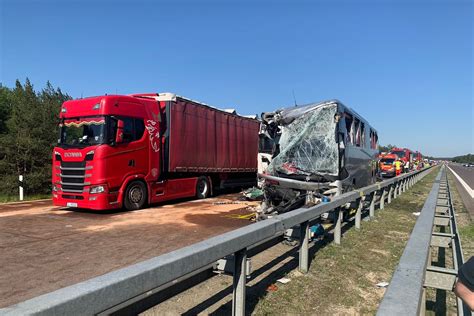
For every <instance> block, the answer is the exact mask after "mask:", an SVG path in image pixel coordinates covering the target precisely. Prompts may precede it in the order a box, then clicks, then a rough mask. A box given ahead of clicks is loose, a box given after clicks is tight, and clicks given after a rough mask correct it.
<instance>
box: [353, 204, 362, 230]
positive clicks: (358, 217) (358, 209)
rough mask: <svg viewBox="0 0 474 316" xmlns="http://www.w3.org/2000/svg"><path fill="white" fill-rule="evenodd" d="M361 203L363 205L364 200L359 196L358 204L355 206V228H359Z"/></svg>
mask: <svg viewBox="0 0 474 316" xmlns="http://www.w3.org/2000/svg"><path fill="white" fill-rule="evenodd" d="M363 205H364V200H363V198H362V197H361V198H360V199H359V203H358V206H357V212H356V216H355V227H356V228H357V229H360V221H361V219H362V208H363Z"/></svg>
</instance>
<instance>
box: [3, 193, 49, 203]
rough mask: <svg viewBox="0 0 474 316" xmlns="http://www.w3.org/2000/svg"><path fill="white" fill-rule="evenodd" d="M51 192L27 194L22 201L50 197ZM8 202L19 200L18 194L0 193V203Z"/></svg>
mask: <svg viewBox="0 0 474 316" xmlns="http://www.w3.org/2000/svg"><path fill="white" fill-rule="evenodd" d="M50 198H51V194H33V195H27V196H25V197H24V199H23V201H33V200H42V199H50ZM9 202H20V199H19V198H18V196H12V195H0V203H9Z"/></svg>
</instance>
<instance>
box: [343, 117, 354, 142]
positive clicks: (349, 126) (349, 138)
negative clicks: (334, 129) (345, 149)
mask: <svg viewBox="0 0 474 316" xmlns="http://www.w3.org/2000/svg"><path fill="white" fill-rule="evenodd" d="M344 117H345V121H346V135H347V137H346V144H353V143H354V142H353V140H354V139H353V136H352V130H353V123H354V122H353V119H352V116H351V115H350V114H347V113H344Z"/></svg>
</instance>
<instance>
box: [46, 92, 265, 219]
mask: <svg viewBox="0 0 474 316" xmlns="http://www.w3.org/2000/svg"><path fill="white" fill-rule="evenodd" d="M258 131H259V122H258V121H257V120H255V119H251V118H247V117H244V116H240V115H237V114H235V113H229V112H226V111H224V110H219V109H217V108H215V107H211V106H209V105H206V104H204V103H200V102H197V101H194V100H191V99H188V98H185V97H181V96H178V95H176V94H173V93H146V94H132V95H106V96H98V97H90V98H84V99H77V100H71V101H67V102H65V103H64V104H63V105H62V107H61V112H60V135H59V139H58V145H57V146H56V147H55V148H54V153H53V170H52V171H53V172H52V182H53V203H54V205H57V206H65V207H73V208H84V209H91V210H108V209H119V208H122V207H125V208H126V209H128V210H135V209H140V208H142V207H144V206H145V205H146V204H150V203H158V202H163V201H167V200H172V199H179V198H185V197H193V196H195V197H197V198H206V197H208V196H209V195H210V194H211V193H212V190H213V189H214V188H216V187H220V188H223V187H235V186H247V185H253V184H255V183H256V178H257V177H256V174H257V154H258Z"/></svg>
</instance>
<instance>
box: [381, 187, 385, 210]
mask: <svg viewBox="0 0 474 316" xmlns="http://www.w3.org/2000/svg"><path fill="white" fill-rule="evenodd" d="M385 193H386V192H385V188H383V189H382V194H380V209H381V210H383V209H384V208H385Z"/></svg>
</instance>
